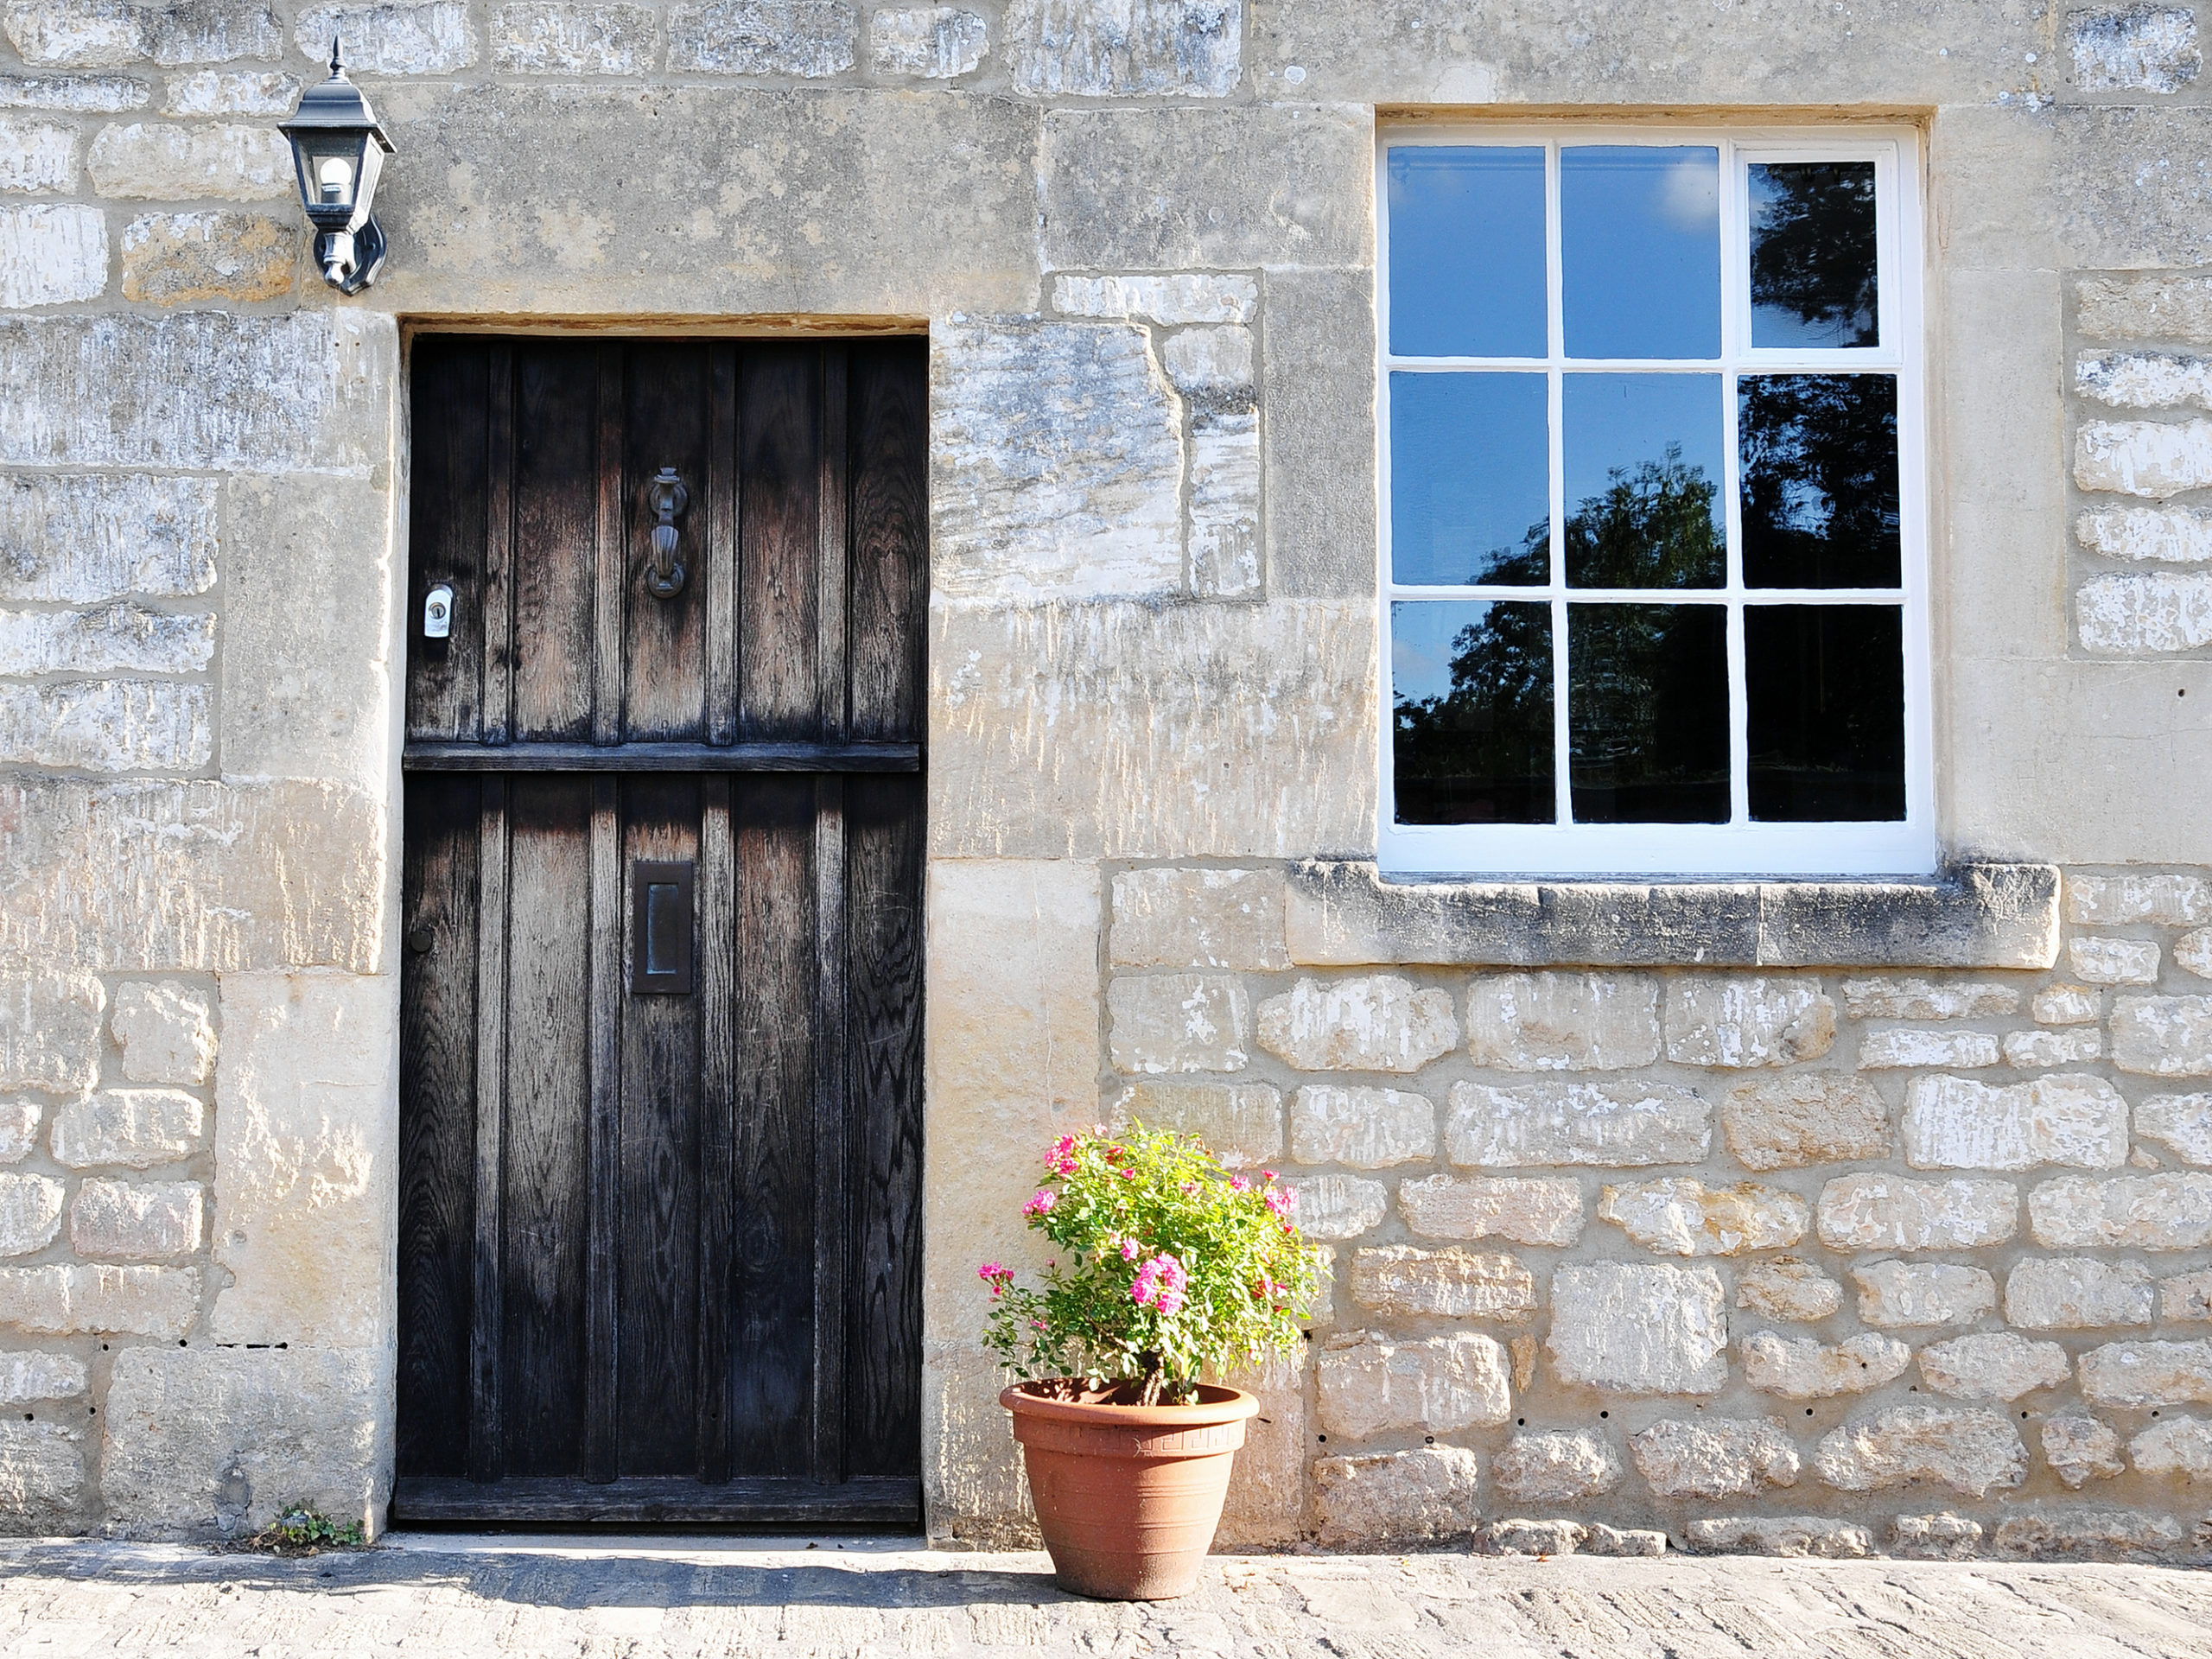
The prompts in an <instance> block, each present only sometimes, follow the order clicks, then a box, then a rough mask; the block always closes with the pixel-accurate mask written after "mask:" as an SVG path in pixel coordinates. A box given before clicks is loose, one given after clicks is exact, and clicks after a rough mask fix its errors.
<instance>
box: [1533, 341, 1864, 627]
mask: <svg viewBox="0 0 2212 1659" xmlns="http://www.w3.org/2000/svg"><path fill="white" fill-rule="evenodd" d="M1736 421H1737V427H1736V430H1737V442H1738V446H1739V453H1740V454H1741V455H1742V457H1743V480H1742V490H1743V498H1744V499H1743V514H1744V584H1745V587H1748V588H1895V587H1897V585H1898V583H1899V582H1901V581H1902V580H1903V579H1904V578H1903V575H1902V572H1903V561H1904V553H1903V550H1902V545H1901V543H1900V542H1899V540H1898V533H1897V380H1896V378H1895V377H1894V376H1891V375H1886V374H1747V375H1745V376H1744V378H1742V379H1740V380H1739V381H1738V382H1737V383H1736ZM1568 431H1570V432H1572V431H1573V427H1572V426H1570V427H1569V428H1568ZM1570 545H1572V543H1570Z"/></svg>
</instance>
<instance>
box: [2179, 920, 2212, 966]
mask: <svg viewBox="0 0 2212 1659" xmlns="http://www.w3.org/2000/svg"><path fill="white" fill-rule="evenodd" d="M2174 966H2175V967H2177V968H2178V969H2181V970H2182V971H2183V973H2190V974H2195V975H2196V976H2197V977H2198V978H2199V979H2212V927H2199V928H2193V929H2191V930H2190V931H2189V932H2186V933H2184V934H2183V935H2182V936H2181V938H2177V939H2176V940H2175V941H2174Z"/></svg>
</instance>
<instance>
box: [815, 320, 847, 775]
mask: <svg viewBox="0 0 2212 1659" xmlns="http://www.w3.org/2000/svg"><path fill="white" fill-rule="evenodd" d="M845 445H846V422H845V348H844V346H842V345H827V346H823V348H822V436H821V439H820V440H819V446H820V449H821V455H822V482H821V485H820V486H819V489H818V492H817V501H818V504H819V505H817V508H816V518H817V532H818V534H819V537H820V543H821V544H820V548H819V550H818V551H817V553H816V555H815V563H816V579H817V585H818V594H817V598H816V601H815V612H814V628H815V652H816V656H815V662H814V682H815V697H816V707H817V715H816V724H815V730H816V731H817V733H818V734H820V738H821V741H823V742H824V743H842V742H843V741H845V729H846V725H847V721H846V695H845V564H846V556H845V518H846V513H845V486H846V474H847V459H846V454H845Z"/></svg>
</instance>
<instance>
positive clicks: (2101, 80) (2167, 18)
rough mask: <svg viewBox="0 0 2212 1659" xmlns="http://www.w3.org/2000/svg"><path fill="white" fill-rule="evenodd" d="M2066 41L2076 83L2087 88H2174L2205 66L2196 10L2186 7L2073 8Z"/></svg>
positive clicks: (2103, 90)
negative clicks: (2072, 59)
mask: <svg viewBox="0 0 2212 1659" xmlns="http://www.w3.org/2000/svg"><path fill="white" fill-rule="evenodd" d="M2066 44H2067V47H2068V48H2069V50H2070V51H2071V53H2072V54H2073V58H2074V83H2075V86H2079V87H2080V88H2081V89H2082V91H2083V92H2179V91H2180V90H2181V89H2182V88H2183V87H2184V86H2187V85H2189V83H2190V81H2192V80H2195V79H2196V73H2197V71H2198V70H2200V69H2202V67H2204V54H2202V52H2201V51H2200V50H2198V48H2197V44H2196V13H2195V12H2194V11H2192V10H2189V9H2188V8H2187V7H2185V6H2131V7H2128V8H2126V10H2088V11H2077V12H2075V13H2074V14H2073V15H2072V16H2069V18H2068V19H2067V20H2066Z"/></svg>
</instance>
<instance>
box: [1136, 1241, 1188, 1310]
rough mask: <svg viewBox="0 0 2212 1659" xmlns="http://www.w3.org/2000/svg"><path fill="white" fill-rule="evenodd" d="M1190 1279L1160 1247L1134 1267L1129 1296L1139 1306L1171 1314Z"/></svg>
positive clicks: (1183, 1269) (1178, 1305)
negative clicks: (1136, 1267)
mask: <svg viewBox="0 0 2212 1659" xmlns="http://www.w3.org/2000/svg"><path fill="white" fill-rule="evenodd" d="M1190 1281H1191V1275H1190V1274H1189V1273H1188V1272H1186V1271H1185V1268H1184V1267H1183V1264H1182V1263H1181V1262H1179V1261H1177V1260H1176V1259H1175V1258H1174V1257H1173V1256H1172V1255H1167V1254H1166V1252H1164V1251H1163V1252H1162V1253H1161V1254H1160V1255H1155V1256H1154V1257H1153V1258H1152V1259H1151V1260H1150V1261H1149V1262H1146V1263H1145V1264H1144V1265H1143V1266H1142V1267H1141V1268H1138V1269H1137V1276H1136V1282H1135V1283H1134V1284H1132V1285H1131V1286H1130V1287H1129V1300H1131V1301H1133V1302H1135V1304H1136V1305H1137V1306H1139V1307H1152V1308H1157V1309H1158V1310H1159V1311H1160V1313H1161V1315H1162V1316H1163V1317H1171V1318H1172V1317H1173V1314H1174V1313H1175V1311H1176V1310H1177V1309H1178V1308H1179V1307H1181V1306H1183V1293H1184V1287H1185V1286H1186V1285H1188V1284H1189V1283H1190Z"/></svg>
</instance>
